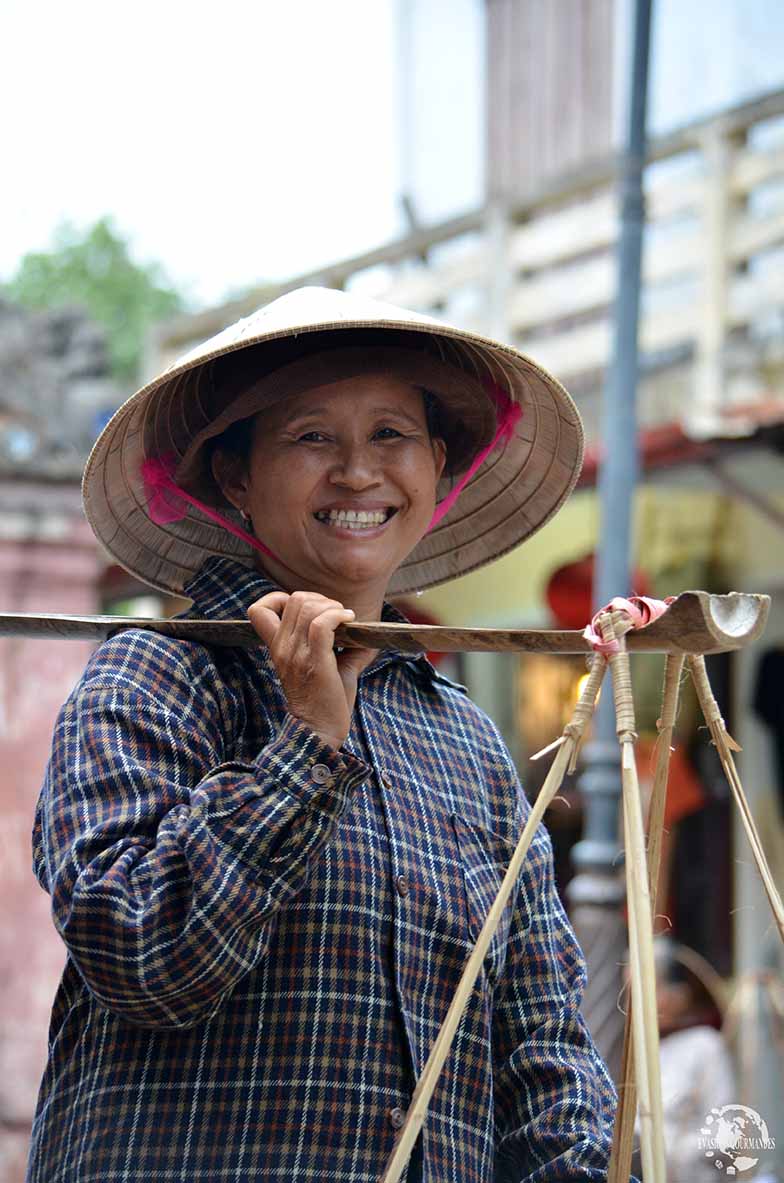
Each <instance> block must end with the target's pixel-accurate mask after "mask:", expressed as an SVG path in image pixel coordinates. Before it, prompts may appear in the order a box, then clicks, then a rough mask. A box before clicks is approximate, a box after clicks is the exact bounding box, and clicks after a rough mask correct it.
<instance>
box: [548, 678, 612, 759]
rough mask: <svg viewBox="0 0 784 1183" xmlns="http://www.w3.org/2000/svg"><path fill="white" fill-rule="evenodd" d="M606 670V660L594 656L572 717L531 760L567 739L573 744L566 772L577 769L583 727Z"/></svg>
mask: <svg viewBox="0 0 784 1183" xmlns="http://www.w3.org/2000/svg"><path fill="white" fill-rule="evenodd" d="M606 670H607V662H606V661H605V660H604V658H598V657H597V658H595V659H594V661H593V663H592V665H591V667H590V673H589V675H588V678H587V679H586V682H585V685H584V686H583V688H582V691H581V693H580V697H579V698H578V700H577V705H576V706H575V708H574V711H573V713H572V717H571V719H570V720H569V722H568V723H567V724H566V726H565V727H564V729H563V731H562V732H561V734H560V735H559V736H558V739H556V740H554V741H553V743H549V744H548V745H547V747H546V748H542V749H541V751H539V752H536V753H535V755H533V756H531V759H532V760H539V759H540V758H541V757H542V756H546V755H547V753H548V752H552V751H554V750H555V748H559V747H560V746H561V744H563V743H565V742H566V740H567V739H569V740H571V741H572V743H573V744H574V747H573V749H572V757H571V760H570V761H569V767H568V769H567V772H568V773H570V774H571V773H573V772H576V771H577V757H578V756H579V754H580V745H581V744H582V741H583V736H584V734H585V729H586V727H587V726H588V724H589V723H590V721H591V718H592V717H593V712H594V708H595V706H596V697H597V695H598V693H599V689H600V687H601V684H602V679H603V678H604V675H605V672H606Z"/></svg>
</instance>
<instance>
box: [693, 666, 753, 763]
mask: <svg viewBox="0 0 784 1183" xmlns="http://www.w3.org/2000/svg"><path fill="white" fill-rule="evenodd" d="M689 670H690V671H691V676H692V680H693V682H694V688H695V690H696V691H697V697H698V699H699V700H700V706H701V707H702V713H703V715H704V716H705V722H706V723H707V724H708V727H709V729H710V732H711V737H712V738H711V742H712V743H713V744H714V746H715V744H716V737H715V735H714V728H715V729H716V731H719V732H724V736H725V739H726V742H727V746H728V747H729V748H731V749H732V751H733V752H741V751H743V749H742V748H741V746H740V744H739V743H737V742H736V741H735V740H734V739H733V738H732V736H731V735H730V733H729V731H728V730H727V724H726V723H725V722H724V718H723V716H722V713H721V711H720V710H719V704H718V703H717V702H716V697H715V695H714V693H713V690H712V689H711V684H710V682H709V681H708V671H707V669H706V668H705V658H704V657H700V656H696V655H695V656H692V657H689Z"/></svg>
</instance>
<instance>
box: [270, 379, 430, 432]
mask: <svg viewBox="0 0 784 1183" xmlns="http://www.w3.org/2000/svg"><path fill="white" fill-rule="evenodd" d="M275 410H276V411H277V412H278V414H279V416H280V417H281V418H282V419H283V420H284V421H285V420H288V419H294V418H297V417H298V416H300V415H304V414H328V413H329V412H330V411H334V412H336V413H337V412H341V411H352V412H354V413H357V412H360V411H364V412H367V413H371V414H375V413H377V412H379V411H395V410H400V411H408V412H409V413H410V412H419V415H418V416H417V417H418V418H419V417H421V415H422V414H423V413H424V403H423V399H422V390H421V389H420V388H419V387H417V386H414V385H413V384H412V383H411V382H407V381H406V380H405V379H404V378H399V377H397V376H396V375H394V374H385V373H379V374H360V375H357V376H354V377H352V378H342V379H340V380H338V381H336V382H329V383H326V384H325V385H323V386H314V387H312V389H310V390H307V391H303V392H302V393H300V394H293V395H290V396H289V397H288V398H286V399H285V400H284V401H283V402H282V403H281V404H280V405H279V407H276V408H275Z"/></svg>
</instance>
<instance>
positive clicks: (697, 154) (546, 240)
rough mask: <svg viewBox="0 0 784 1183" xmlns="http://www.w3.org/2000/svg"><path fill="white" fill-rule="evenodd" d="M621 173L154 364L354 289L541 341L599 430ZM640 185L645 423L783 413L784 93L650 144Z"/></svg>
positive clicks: (167, 331)
mask: <svg viewBox="0 0 784 1183" xmlns="http://www.w3.org/2000/svg"><path fill="white" fill-rule="evenodd" d="M616 167H617V161H616V159H615V158H612V159H607V160H604V161H600V162H597V163H596V164H595V165H593V166H592V167H590V168H584V169H582V170H581V171H580V172H577V173H573V174H570V175H566V176H563V177H561V178H560V179H559V180H558V181H557V183H554V184H551V185H548V186H547V188H546V189H543V190H542V191H541V192H539V193H537V194H535V195H534V196H532V197H531V198H529V199H527V200H526V201H525V202H524V203H521V204H517V205H513V204H508V205H507V204H500V203H496V204H488V205H486V206H484V207H482V208H479V209H476V210H474V211H472V212H469V213H467V214H466V215H464V216H462V217H460V218H456V219H453V220H451V221H448V222H444V223H441V224H439V225H435V226H429V227H426V228H421V229H417V230H416V231H414V232H412V233H411V234H409V235H407V236H406V237H404V238H401V239H399V240H397V241H395V242H391V243H388V244H387V245H385V246H381V247H379V248H378V249H376V250H374V251H371V252H369V253H367V254H364V255H361V256H358V257H355V258H351V259H344V260H342V261H339V262H336V263H335V264H334V265H331V266H329V267H326V268H322V269H320V270H319V271H316V272H311V273H307V274H304V275H298V276H296V277H294V278H292V279H291V280H290V281H287V282H286V283H282V284H278V285H272V286H268V287H265V288H263V289H262V288H260V289H256V290H253V291H251V292H249V293H248V294H247V296H245V297H243V298H242V299H241V300H236V301H233V302H232V303H230V304H225V305H222V306H220V307H217V308H213V309H210V310H208V311H206V312H203V313H200V314H198V315H196V316H190V317H184V318H181V319H179V320H177V321H176V322H172V323H169V324H168V325H166V326H165V327H164V328H163V329H162V330H161V332H160V334H159V336H158V338H157V340H156V341H155V342H154V349H153V357H152V358H151V359H150V360H151V369H154V368H157V367H158V366H159V365H160V364H161V363H164V364H166V363H168V362H170V361H172V360H174V358H175V357H176V356H177V355H179V354H180V353H182V352H183V351H184V350H185V349H186V348H188V347H189V346H190V345H192V344H194V343H195V342H197V341H199V340H203V339H204V338H205V337H207V336H209V335H211V334H212V333H214V332H217V331H218V330H219V329H221V328H222V327H224V326H225V325H226V324H229V323H231V321H233V320H235V319H237V318H238V317H239V316H244V315H247V314H248V313H249V312H250V311H252V310H253V309H255V308H256V307H258V306H259V305H260V304H262V303H266V302H267V301H268V300H270V299H273V298H274V297H275V296H277V295H280V294H282V293H283V292H285V291H288V290H290V289H292V288H295V287H300V286H303V285H305V284H321V285H325V286H331V287H338V288H356V289H358V290H361V291H363V292H364V293H366V294H368V295H374V296H377V297H378V298H379V299H383V300H386V301H388V302H390V303H393V304H400V305H403V306H405V307H411V308H416V309H419V310H421V311H423V312H432V313H434V314H436V315H439V314H440V315H443V316H444V318H445V319H447V320H451V321H453V322H454V323H457V324H461V325H464V326H465V327H467V328H470V329H473V330H475V331H477V332H482V333H487V334H488V335H491V336H496V337H499V338H501V339H503V340H507V341H509V342H511V343H513V344H515V345H516V346H518V347H519V348H520V349H522V350H523V351H524V352H529V353H531V354H532V355H533V356H534V357H535V358H536V359H537V360H538V361H539V362H541V363H542V364H543V365H545V366H546V367H547V368H549V369H550V370H552V371H553V373H555V374H556V376H557V377H558V378H560V379H561V380H562V381H563V382H564V383H565V385H566V386H567V387H568V388H569V389H570V390H571V391H572V392H573V393H574V395H575V396H576V397H577V399H578V401H579V403H580V407H581V410H582V412H583V415H584V418H585V420H586V426H587V429H588V435H589V439H590V437H591V436H592V435H595V432H596V429H597V416H598V403H599V398H600V394H601V388H602V384H603V377H604V371H605V367H606V365H607V361H608V357H609V355H610V351H611V348H612V332H613V330H612V312H613V301H614V298H615V287H616V263H615V248H616V241H617V237H618V230H619V224H618V203H617V197H616V191H615V183H614V181H615V173H616ZM645 191H646V210H647V225H646V233H645V253H644V264H643V270H644V289H643V293H642V315H641V327H640V345H641V375H642V383H641V394H640V419H641V423H642V425H643V427H649V428H650V427H657V426H660V425H662V424H665V423H673V422H678V423H680V424H681V425H682V427H683V429H684V430H685V432H686V433H687V434H688V435H690V436H694V437H697V438H701V437H708V436H713V437H716V436H743V435H747V434H749V433H750V432H751V431H752V430H753V429H754V427H755V426H756V422H757V420H756V418H755V414H754V407H755V405H757V404H758V403H765V404H766V405H767V406H768V407H770V405H771V401H772V403H773V408H774V411H776V416H775V417H777V418H778V417H784V333H782V329H783V328H784V267H782V264H783V263H784V91H777V92H774V93H770V94H767V95H765V96H764V97H762V98H760V99H758V100H757V101H754V102H750V103H746V104H743V105H742V106H739V107H736V108H733V109H731V110H726V111H723V112H722V113H721V114H720V115H718V116H716V117H715V118H712V119H709V120H706V121H702V122H699V123H695V124H692V125H690V126H687V127H684V128H682V129H680V130H678V131H676V132H674V133H672V134H670V135H667V136H665V137H663V138H660V139H657V140H654V141H652V142H651V144H650V146H649V163H648V166H647V168H646V175H645ZM779 404H781V415H780V416H779V414H778V409H777V408H778V407H779Z"/></svg>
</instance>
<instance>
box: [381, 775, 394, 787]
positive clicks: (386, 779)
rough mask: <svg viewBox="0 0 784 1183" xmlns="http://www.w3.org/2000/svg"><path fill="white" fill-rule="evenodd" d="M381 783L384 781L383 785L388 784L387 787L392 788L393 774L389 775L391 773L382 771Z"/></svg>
mask: <svg viewBox="0 0 784 1183" xmlns="http://www.w3.org/2000/svg"><path fill="white" fill-rule="evenodd" d="M381 783H382V784H383V785H386V787H387V788H388V789H391V788H392V778H391V776H390V775H389V773H387V772H382V773H381Z"/></svg>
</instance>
